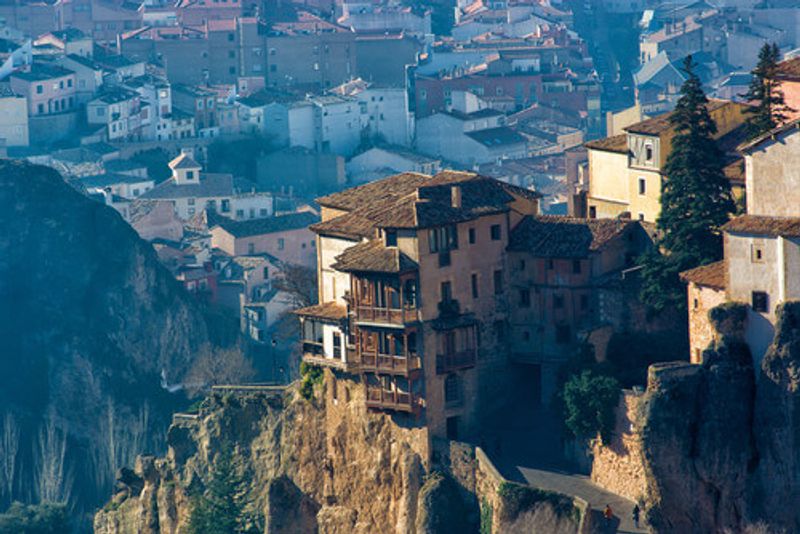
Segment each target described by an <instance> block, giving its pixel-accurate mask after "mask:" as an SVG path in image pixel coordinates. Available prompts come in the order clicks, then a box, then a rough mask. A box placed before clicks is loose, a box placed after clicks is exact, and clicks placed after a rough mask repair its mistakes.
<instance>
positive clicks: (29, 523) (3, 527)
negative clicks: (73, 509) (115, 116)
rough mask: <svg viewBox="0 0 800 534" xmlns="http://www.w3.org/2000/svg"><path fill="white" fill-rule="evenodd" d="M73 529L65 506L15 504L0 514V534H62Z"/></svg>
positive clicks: (57, 504) (53, 504) (56, 504)
mask: <svg viewBox="0 0 800 534" xmlns="http://www.w3.org/2000/svg"><path fill="white" fill-rule="evenodd" d="M71 529H72V527H71V526H70V520H69V515H68V514H67V507H66V505H64V504H59V503H41V504H22V503H19V502H14V503H11V506H9V507H8V510H6V511H5V513H2V514H0V534H62V533H64V532H70V531H71Z"/></svg>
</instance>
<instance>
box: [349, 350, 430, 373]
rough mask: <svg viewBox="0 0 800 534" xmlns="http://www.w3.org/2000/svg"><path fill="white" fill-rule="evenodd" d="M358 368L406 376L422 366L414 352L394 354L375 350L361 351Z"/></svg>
mask: <svg viewBox="0 0 800 534" xmlns="http://www.w3.org/2000/svg"><path fill="white" fill-rule="evenodd" d="M359 368H360V369H361V370H362V371H372V372H376V373H398V374H403V375H406V376H408V375H409V374H410V373H412V372H414V371H417V370H419V369H421V368H422V361H421V360H420V357H419V356H417V355H416V354H409V355H408V356H404V355H395V354H380V353H377V352H362V353H361V362H360V366H359Z"/></svg>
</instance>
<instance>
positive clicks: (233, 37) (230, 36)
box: [228, 33, 236, 42]
mask: <svg viewBox="0 0 800 534" xmlns="http://www.w3.org/2000/svg"><path fill="white" fill-rule="evenodd" d="M234 39H236V37H235V36H234V35H233V34H232V33H229V34H228V41H231V42H233V40H234Z"/></svg>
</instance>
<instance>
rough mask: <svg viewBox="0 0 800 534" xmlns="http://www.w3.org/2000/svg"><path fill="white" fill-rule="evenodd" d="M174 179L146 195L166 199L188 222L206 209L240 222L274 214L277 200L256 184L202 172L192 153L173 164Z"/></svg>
mask: <svg viewBox="0 0 800 534" xmlns="http://www.w3.org/2000/svg"><path fill="white" fill-rule="evenodd" d="M169 167H170V169H171V170H172V176H171V177H170V178H168V179H167V180H165V181H163V182H161V183H160V184H157V185H156V186H155V187H154V188H153V189H151V190H149V191H147V192H146V193H144V194H142V195H141V197H140V198H143V199H146V200H165V201H169V202H171V203H172V204H173V206H174V207H175V213H177V214H178V217H180V218H181V219H183V220H188V219H191V218H192V217H194V216H195V215H196V214H199V213H200V212H201V211H203V210H208V211H214V212H218V213H220V214H222V215H224V216H226V217H231V218H234V219H237V220H241V219H255V218H258V217H269V216H271V215H272V214H273V213H274V205H273V197H272V195H271V194H270V193H265V192H262V191H260V190H259V189H258V188H257V187H256V186H255V185H254V184H253V183H251V182H248V181H246V180H244V179H243V178H237V177H234V176H232V175H230V174H215V173H207V172H202V166H201V165H200V164H199V163H197V162H196V161H195V160H194V159H192V155H191V152H190V151H187V150H182V151H181V154H180V155H179V156H178V157H176V158H175V159H173V160H172V161H171V162H170V163H169Z"/></svg>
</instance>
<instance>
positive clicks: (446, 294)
mask: <svg viewBox="0 0 800 534" xmlns="http://www.w3.org/2000/svg"><path fill="white" fill-rule="evenodd" d="M440 291H441V301H442V302H450V301H451V300H452V299H453V285H452V284H451V283H450V282H442V286H441V289H440Z"/></svg>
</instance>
